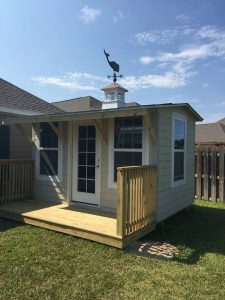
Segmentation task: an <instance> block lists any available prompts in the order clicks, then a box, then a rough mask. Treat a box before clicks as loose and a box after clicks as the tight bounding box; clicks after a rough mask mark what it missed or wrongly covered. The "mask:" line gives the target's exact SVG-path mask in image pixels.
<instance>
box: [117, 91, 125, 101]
mask: <svg viewBox="0 0 225 300" xmlns="http://www.w3.org/2000/svg"><path fill="white" fill-rule="evenodd" d="M123 100H124V98H123V94H122V93H118V101H123Z"/></svg>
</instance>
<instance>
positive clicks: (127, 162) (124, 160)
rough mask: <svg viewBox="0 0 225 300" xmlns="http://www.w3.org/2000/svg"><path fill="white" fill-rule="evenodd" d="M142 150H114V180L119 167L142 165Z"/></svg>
mask: <svg viewBox="0 0 225 300" xmlns="http://www.w3.org/2000/svg"><path fill="white" fill-rule="evenodd" d="M141 165H142V152H122V151H115V152H114V181H116V179H117V167H125V166H141Z"/></svg>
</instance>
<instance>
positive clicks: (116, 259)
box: [0, 201, 225, 300]
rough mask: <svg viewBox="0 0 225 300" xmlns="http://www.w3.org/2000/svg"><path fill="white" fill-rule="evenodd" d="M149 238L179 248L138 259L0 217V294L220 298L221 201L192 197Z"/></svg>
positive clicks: (223, 278) (224, 227) (224, 245)
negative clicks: (168, 255) (166, 256)
mask: <svg viewBox="0 0 225 300" xmlns="http://www.w3.org/2000/svg"><path fill="white" fill-rule="evenodd" d="M147 239H151V240H153V241H165V242H169V243H171V244H173V245H174V246H176V247H177V248H178V249H179V253H178V255H177V256H176V257H175V258H174V259H173V260H170V261H160V260H156V259H153V258H143V257H138V256H136V255H134V254H131V253H127V252H125V251H122V250H117V249H114V248H112V247H108V246H105V245H101V244H97V243H93V242H90V241H85V240H82V239H78V238H74V237H71V236H66V235H63V234H59V233H55V232H51V231H48V230H44V229H40V228H37V227H32V226H29V225H21V224H19V223H17V222H12V221H4V222H1V221H0V299H4V300H5V299H22V300H25V299H41V300H42V299H56V300H57V299H60V300H61V299H67V300H70V299H225V256H224V255H225V205H223V204H216V203H211V202H203V201H197V202H196V203H195V205H194V206H192V207H191V209H190V210H189V211H183V212H181V213H179V214H177V215H175V216H173V217H171V218H170V219H168V220H167V221H166V222H165V224H164V226H158V228H157V230H156V231H155V232H153V233H151V234H150V235H149V236H148V237H147Z"/></svg>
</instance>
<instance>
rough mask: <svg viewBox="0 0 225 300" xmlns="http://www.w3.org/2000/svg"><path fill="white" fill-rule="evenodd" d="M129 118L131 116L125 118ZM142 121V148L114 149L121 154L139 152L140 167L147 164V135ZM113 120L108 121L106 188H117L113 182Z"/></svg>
mask: <svg viewBox="0 0 225 300" xmlns="http://www.w3.org/2000/svg"><path fill="white" fill-rule="evenodd" d="M125 117H131V118H132V116H125ZM142 118H143V119H142V120H143V132H142V148H137V149H124V148H116V150H118V151H123V152H141V153H142V165H148V164H149V135H148V130H147V129H146V125H145V118H144V116H142ZM114 120H115V119H109V148H108V187H109V188H117V182H114V152H115V148H114Z"/></svg>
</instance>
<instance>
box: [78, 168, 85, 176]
mask: <svg viewBox="0 0 225 300" xmlns="http://www.w3.org/2000/svg"><path fill="white" fill-rule="evenodd" d="M78 178H86V167H81V166H79V167H78Z"/></svg>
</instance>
